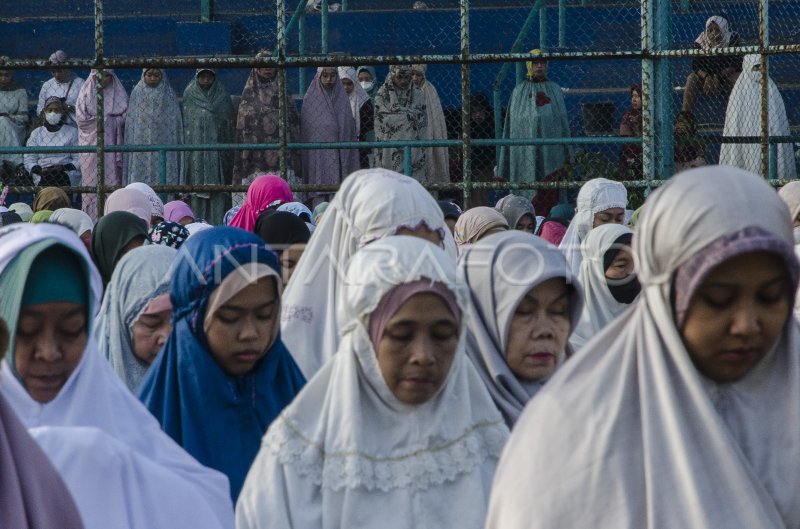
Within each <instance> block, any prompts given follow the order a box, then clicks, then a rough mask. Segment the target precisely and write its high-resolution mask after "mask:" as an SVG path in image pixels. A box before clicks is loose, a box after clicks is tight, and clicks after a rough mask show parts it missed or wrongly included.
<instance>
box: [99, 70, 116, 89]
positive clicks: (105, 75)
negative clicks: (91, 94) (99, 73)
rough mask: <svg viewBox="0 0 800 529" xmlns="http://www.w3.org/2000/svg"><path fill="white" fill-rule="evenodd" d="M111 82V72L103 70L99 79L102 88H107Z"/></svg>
mask: <svg viewBox="0 0 800 529" xmlns="http://www.w3.org/2000/svg"><path fill="white" fill-rule="evenodd" d="M112 82H114V78H113V77H112V76H111V74H110V73H108V72H103V77H102V79H101V80H100V85H101V86H102V87H103V88H108V87H109V86H111V83H112Z"/></svg>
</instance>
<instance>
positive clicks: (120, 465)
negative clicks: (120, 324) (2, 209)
mask: <svg viewBox="0 0 800 529" xmlns="http://www.w3.org/2000/svg"><path fill="white" fill-rule="evenodd" d="M0 293H2V294H0V317H2V318H3V319H5V320H6V321H7V322H8V323H9V329H10V330H11V336H10V342H9V346H8V354H7V355H6V357H5V358H4V359H3V360H2V362H0V393H2V395H3V396H4V397H5V398H6V400H7V401H8V403H9V404H10V405H11V407H12V408H13V409H14V412H16V414H17V415H18V416H19V418H20V420H21V421H22V423H23V424H24V425H25V427H26V428H28V429H29V430H31V433H32V434H34V437H36V439H37V441H39V443H40V445H41V446H42V447H43V448H44V450H45V453H47V454H48V456H49V457H50V459H51V461H52V462H53V464H54V466H56V468H57V469H58V470H59V472H60V473H61V475H62V476H63V478H64V481H65V482H66V483H67V485H68V486H69V487H70V488H71V490H73V491H74V490H81V491H84V493H85V491H87V490H92V491H95V494H94V495H86V494H82V495H81V497H76V503H77V504H78V507H79V509H80V510H81V513H82V514H85V513H86V512H92V513H94V514H95V515H96V516H97V517H96V516H93V517H92V520H91V521H92V523H91V524H89V523H88V521H87V520H85V521H87V526H88V527H92V528H94V527H129V528H136V529H139V528H141V529H150V528H168V527H171V526H174V524H175V520H181V523H184V522H185V523H186V524H188V525H187V526H189V527H202V528H208V529H220V528H229V527H231V526H232V524H233V512H232V505H231V501H230V496H229V494H228V480H227V478H226V477H225V476H224V475H223V474H221V473H219V472H217V471H215V470H212V469H210V468H206V467H204V466H202V465H201V464H200V463H198V462H197V460H195V459H194V458H193V457H191V456H190V455H189V454H187V453H186V451H184V450H183V449H182V448H181V447H180V446H178V445H177V444H176V443H175V442H174V441H173V440H172V439H171V438H170V437H169V436H167V434H165V433H164V432H163V431H162V430H161V427H160V426H159V424H158V422H157V421H156V420H155V418H154V417H153V416H152V415H151V414H150V413H149V412H148V411H147V408H145V407H144V406H143V405H142V404H141V403H140V402H139V401H138V400H136V397H135V396H134V395H133V394H132V393H131V392H130V391H129V390H128V388H127V387H126V386H125V385H124V384H123V382H122V380H120V378H119V377H118V376H117V375H116V374H115V373H114V371H113V370H112V368H111V366H110V364H109V363H108V362H107V361H106V360H105V358H103V356H102V355H101V354H100V351H98V348H97V343H96V341H95V339H94V337H93V328H92V327H93V325H92V320H93V318H94V316H95V315H96V314H97V310H98V306H99V305H100V299H101V294H102V282H101V279H100V274H99V272H98V271H97V269H96V268H95V266H94V264H92V260H91V257H90V256H89V253H88V251H87V250H86V247H85V246H84V245H83V243H81V240H80V239H79V238H78V237H77V235H75V234H74V233H73V232H72V231H71V230H69V229H68V228H66V227H64V226H58V225H55V224H46V223H42V224H25V223H18V224H12V225H10V226H8V227H6V228H3V229H2V230H0ZM56 430H58V431H60V432H62V433H64V434H65V437H64V440H59V438H60V436H61V434H59V433H57V432H56ZM35 432H45V433H43V434H42V435H41V436H40V435H37V434H36V433H35ZM47 432H50V433H47ZM54 432H55V433H54ZM73 433H74V434H75V435H73ZM84 434H85V435H84ZM109 438H110V440H109ZM47 439H49V442H48V441H47ZM73 441H74V443H73ZM111 441H113V443H112V442H111ZM112 444H113V446H112ZM67 445H69V446H71V447H73V448H74V449H75V450H77V453H71V452H70V451H69V450H68V449H67ZM81 446H82V447H83V448H84V449H86V450H89V449H91V450H92V451H91V452H83V451H81V450H82V449H81V448H80V447H81ZM99 447H104V448H102V449H101V448H99ZM115 447H117V448H115ZM51 449H52V450H51ZM113 454H116V455H113ZM103 458H106V459H107V464H106V467H107V469H108V472H110V473H114V472H116V470H115V469H118V470H119V472H120V473H123V475H119V474H117V477H119V478H120V479H119V481H117V482H116V484H117V485H118V488H115V489H114V491H112V490H111V489H104V488H103V487H102V486H101V485H99V482H98V481H92V479H91V478H90V477H89V476H91V475H92V473H93V472H94V470H96V469H94V470H91V471H90V470H87V469H83V468H82V466H81V465H84V464H85V465H91V462H92V461H93V462H94V463H95V464H98V465H100V466H102V461H103ZM98 461H100V462H101V463H98ZM151 481H155V482H157V483H158V485H157V486H156V485H153V487H152V488H151V483H150V482H151ZM104 483H107V482H105V481H104ZM137 486H138V488H137ZM73 487H74V488H73ZM140 489H148V490H147V491H144V490H140ZM122 490H124V491H128V492H129V493H130V494H128V495H126V494H122V493H120V494H117V492H116V491H122ZM153 491H170V492H168V493H167V492H164V493H163V494H161V495H160V501H161V503H162V504H163V505H161V504H159V503H157V502H153V501H152V498H153V496H152V495H151V493H152V492H153ZM73 493H74V492H73ZM173 493H174V494H173ZM81 498H83V499H84V500H85V501H86V502H88V505H89V508H88V511H87V503H84V501H83V500H82V499H81ZM167 504H168V505H167ZM111 505H113V506H114V508H110V506H111ZM99 508H100V509H101V511H102V512H106V513H108V514H109V515H113V517H112V519H107V518H103V514H102V512H101V511H98V509H99ZM102 509H105V510H104V511H103V510H102ZM127 509H132V510H131V511H128V510H127ZM181 512H182V513H183V514H181V515H180V516H176V513H181ZM122 520H126V521H125V522H123V521H122ZM103 522H105V524H103Z"/></svg>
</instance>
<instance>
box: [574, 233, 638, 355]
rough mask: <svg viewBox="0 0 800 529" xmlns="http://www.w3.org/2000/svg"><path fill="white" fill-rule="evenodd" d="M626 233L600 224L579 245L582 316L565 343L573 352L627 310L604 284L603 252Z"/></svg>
mask: <svg viewBox="0 0 800 529" xmlns="http://www.w3.org/2000/svg"><path fill="white" fill-rule="evenodd" d="M626 233H633V232H632V231H631V230H630V229H629V228H626V227H625V226H622V225H621V224H603V225H602V226H598V227H597V228H595V229H593V230H592V231H590V232H589V235H587V236H586V239H585V240H584V241H583V249H582V254H583V261H582V262H581V273H580V276H579V279H578V281H579V282H580V284H581V287H583V301H584V304H583V313H582V314H581V317H580V323H578V326H577V327H576V328H575V332H573V333H572V336H570V339H569V343H570V344H571V345H572V347H573V348H574V349H575V350H576V351H577V350H579V349H580V348H581V347H583V344H585V343H586V342H587V341H589V340H590V339H591V338H593V337H594V336H595V335H596V334H597V333H598V332H599V331H600V330H601V329H602V328H603V327H605V326H606V325H608V324H609V323H611V321H612V320H613V319H614V318H616V317H617V316H619V315H620V314H622V313H623V312H625V309H627V308H629V307H630V306H631V305H630V304H626V303H620V302H619V301H617V300H616V299H614V296H613V295H612V294H611V290H609V288H608V283H607V282H606V270H605V265H604V257H605V254H606V252H607V251H608V250H610V249H611V247H612V246H613V245H614V242H615V241H616V240H617V239H619V238H620V237H621V236H622V235H625V234H626Z"/></svg>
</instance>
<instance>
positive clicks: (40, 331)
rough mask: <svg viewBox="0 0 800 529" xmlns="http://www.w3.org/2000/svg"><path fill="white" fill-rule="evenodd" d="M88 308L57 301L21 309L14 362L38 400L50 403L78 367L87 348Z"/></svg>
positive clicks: (27, 387)
mask: <svg viewBox="0 0 800 529" xmlns="http://www.w3.org/2000/svg"><path fill="white" fill-rule="evenodd" d="M86 324H87V322H86V307H85V306H84V305H80V304H78V303H71V302H66V301H54V302H49V303H40V304H38V305H30V306H28V307H25V308H23V309H22V310H20V313H19V321H18V322H17V333H16V338H15V342H14V364H15V367H16V369H17V373H19V376H20V377H21V378H22V382H23V383H24V385H25V389H27V390H28V393H29V394H30V396H31V397H32V398H33V399H34V400H36V401H37V402H41V403H45V402H50V401H51V400H53V399H54V398H56V396H57V395H58V392H59V391H61V388H62V387H63V386H64V384H65V383H66V382H67V380H68V379H69V377H70V375H71V374H72V372H73V371H74V370H75V368H76V367H77V366H78V363H79V362H80V361H81V357H82V356H83V350H84V349H85V348H86V336H87V326H86Z"/></svg>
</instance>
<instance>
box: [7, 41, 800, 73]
mask: <svg viewBox="0 0 800 529" xmlns="http://www.w3.org/2000/svg"><path fill="white" fill-rule="evenodd" d="M748 53H760V54H765V55H770V54H777V53H781V54H784V53H800V44H785V45H773V46H767V47H764V48H762V47H759V46H738V47H732V48H716V49H712V50H700V49H696V48H687V49H674V50H653V51H642V50H616V51H612V50H608V51H554V52H543V53H542V54H541V55H540V57H541V58H542V59H546V60H587V59H596V60H602V59H642V58H655V57H706V56H720V55H742V54H748ZM529 60H530V54H528V53H473V54H468V55H466V56H462V55H461V54H452V55H450V54H445V55H427V54H426V55H375V56H372V55H363V56H336V55H333V56H332V55H306V56H302V57H301V56H287V57H285V58H284V59H281V58H278V57H271V56H265V57H261V58H256V57H254V56H252V55H229V56H225V57H219V56H183V57H180V56H167V57H134V58H127V57H115V58H103V59H101V60H99V61H98V60H95V59H94V58H71V59H69V60H68V61H65V62H64V64H63V65H62V66H63V67H65V68H100V67H102V68H150V67H169V68H192V69H193V68H198V67H204V66H205V67H210V68H212V67H213V68H237V67H239V68H255V67H259V66H261V67H274V68H277V67H282V66H283V64H284V63H285V65H286V66H287V67H303V66H324V65H332V66H338V65H342V64H373V65H388V64H417V63H428V64H476V63H496V62H525V61H529ZM0 66H2V67H3V68H4V69H10V70H22V69H41V70H49V69H50V68H52V64H51V63H50V61H49V60H48V59H45V58H41V59H10V60H7V61H0Z"/></svg>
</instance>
